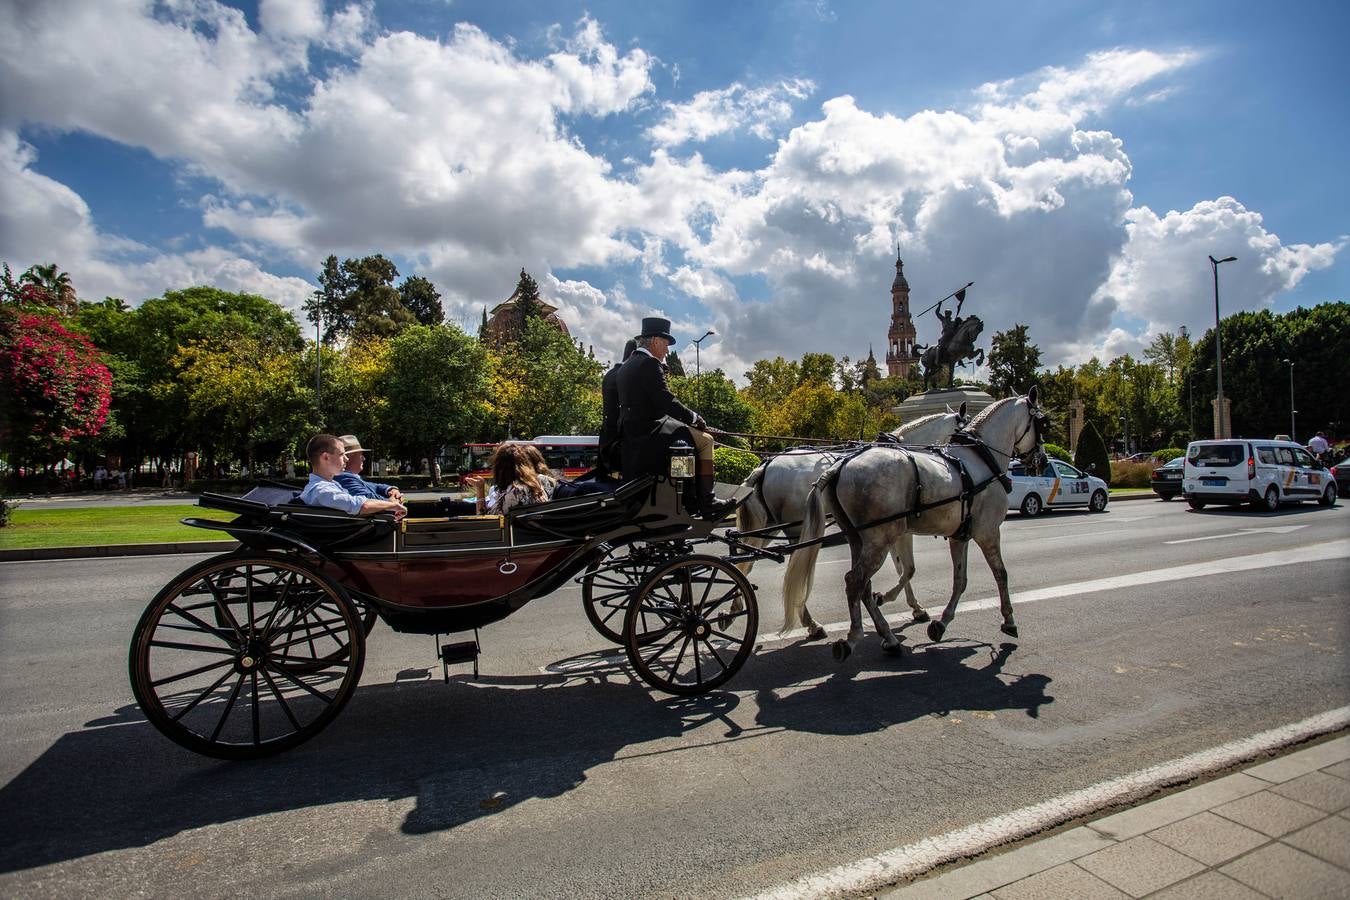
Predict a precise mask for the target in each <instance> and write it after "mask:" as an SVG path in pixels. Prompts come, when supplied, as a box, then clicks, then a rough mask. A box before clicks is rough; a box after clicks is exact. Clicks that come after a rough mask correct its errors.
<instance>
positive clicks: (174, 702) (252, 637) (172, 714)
mask: <svg viewBox="0 0 1350 900" xmlns="http://www.w3.org/2000/svg"><path fill="white" fill-rule="evenodd" d="M365 631H366V629H365V625H364V623H363V621H362V614H361V612H360V611H359V610H358V609H357V607H356V605H355V604H353V603H352V601H351V600H350V599H349V598H348V597H347V595H346V593H345V592H343V591H342V589H341V588H339V587H337V586H336V585H335V584H333V583H332V582H331V581H329V580H328V579H327V578H325V577H323V576H322V575H319V574H318V573H317V572H314V571H312V570H310V569H309V568H307V567H306V566H304V565H303V564H300V563H298V562H296V561H293V560H288V559H281V558H277V557H270V556H236V555H230V556H222V557H216V558H215V559H210V560H207V561H205V562H203V563H200V564H198V565H196V566H193V567H192V568H190V569H188V570H187V571H185V572H184V573H183V574H182V575H180V576H179V577H178V578H176V579H174V581H173V582H171V583H170V584H169V585H168V586H167V587H165V588H164V589H163V590H161V591H160V592H159V594H158V595H157V596H156V597H155V599H154V600H152V601H151V602H150V605H149V606H148V607H147V608H146V610H145V613H144V614H143V615H142V616H141V620H140V622H139V624H137V626H136V631H135V634H134V635H133V637H132V642H131V654H130V658H129V660H128V666H129V668H130V672H131V688H132V691H133V692H134V693H135V695H136V701H137V702H138V703H139V704H140V706H141V710H142V711H143V712H144V713H145V716H146V718H147V719H149V720H150V723H151V724H152V725H154V726H155V727H156V728H158V729H159V730H160V731H162V732H163V733H164V734H165V735H167V736H168V737H169V738H171V739H172V740H174V741H176V742H177V743H179V744H181V745H182V746H184V747H186V748H188V749H189V750H193V751H195V752H197V753H202V754H205V755H207V756H214V757H218V758H221V759H247V758H253V757H261V756H268V755H271V754H273V753H280V752H281V751H283V750H288V749H290V748H291V747H294V746H296V745H297V744H300V743H303V742H304V741H306V740H308V739H310V738H311V737H313V736H314V735H316V734H318V733H319V732H320V731H322V730H323V729H324V728H325V727H327V725H328V724H329V723H330V722H332V720H333V719H334V718H335V717H336V716H337V714H338V713H339V712H341V711H342V708H343V707H344V706H345V705H346V704H347V701H348V700H350V699H351V696H352V694H353V693H355V691H356V684H357V682H358V681H359V680H360V678H361V668H362V666H363V665H364V662H365Z"/></svg>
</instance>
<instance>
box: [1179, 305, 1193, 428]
mask: <svg viewBox="0 0 1350 900" xmlns="http://www.w3.org/2000/svg"><path fill="white" fill-rule="evenodd" d="M1181 337H1182V340H1185V341H1190V339H1191V332H1190V329H1189V328H1187V327H1186V326H1185V325H1182V326H1181ZM1192 362H1193V360H1192V358H1191V356H1190V354H1189V353H1188V354H1187V356H1186V412H1187V413H1188V414H1189V416H1188V418H1189V421H1190V431H1189V432H1188V433H1189V434H1190V436H1191V439H1192V440H1194V438H1195V389H1194V388H1193V387H1191V369H1192V368H1193V367H1194V366H1193V365H1192Z"/></svg>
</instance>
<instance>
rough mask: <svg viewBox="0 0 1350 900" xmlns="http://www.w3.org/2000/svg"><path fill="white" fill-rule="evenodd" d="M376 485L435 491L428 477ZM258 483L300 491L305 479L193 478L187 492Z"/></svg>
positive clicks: (447, 482)
mask: <svg viewBox="0 0 1350 900" xmlns="http://www.w3.org/2000/svg"><path fill="white" fill-rule="evenodd" d="M367 480H369V481H374V482H376V483H378V484H392V485H393V486H394V487H396V488H398V489H399V490H400V491H402V492H403V493H405V494H406V493H409V492H412V491H430V490H436V489H437V488H433V487H432V486H431V476H430V475H384V476H382V477H380V478H369V479H367ZM260 481H266V482H268V483H269V484H285V485H289V486H291V487H293V488H295V489H296V490H297V491H298V490H302V489H303V488H304V486H305V482H306V479H305V478H266V479H254V478H194V479H193V480H192V481H190V482H189V483H188V485H187V490H189V491H191V492H193V493H195V494H200V493H204V492H206V493H212V494H247V493H248V492H249V491H251V490H253V488H255V487H257V486H258V484H259V483H260ZM458 484H459V478H458V476H454V475H451V476H449V477H446V478H442V479H441V483H440V485H439V486H438V487H439V488H448V487H454V486H455V485H458Z"/></svg>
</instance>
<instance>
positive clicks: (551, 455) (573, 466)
mask: <svg viewBox="0 0 1350 900" xmlns="http://www.w3.org/2000/svg"><path fill="white" fill-rule="evenodd" d="M515 443H518V444H534V445H535V446H536V447H538V448H539V452H540V453H542V454H544V460H545V461H546V462H547V463H548V467H549V468H550V469H552V470H553V471H554V472H555V473H557V474H560V475H562V477H564V478H569V479H570V478H576V477H577V476H578V475H582V474H584V473H586V472H589V471H590V470H591V469H594V468H595V464H596V461H597V459H598V458H599V455H600V439H599V438H598V437H596V436H595V435H593V434H541V435H539V436H538V437H536V438H535V439H534V440H532V441H516V442H515ZM496 449H497V445H496V444H461V445H460V447H459V453H460V459H459V460H458V464H457V465H453V466H449V467H445V466H443V467H442V468H443V469H446V470H447V471H457V472H459V475H460V477H461V478H463V477H464V476H465V475H479V476H486V477H488V478H491V477H492V470H491V469H489V468H488V460H490V459H491V458H492V452H493V451H494V450H496Z"/></svg>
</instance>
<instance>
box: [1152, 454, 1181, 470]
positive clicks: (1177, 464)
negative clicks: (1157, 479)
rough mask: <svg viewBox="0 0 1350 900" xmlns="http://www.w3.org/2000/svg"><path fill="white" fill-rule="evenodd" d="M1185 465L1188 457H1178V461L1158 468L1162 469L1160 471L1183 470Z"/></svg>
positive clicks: (1175, 460)
mask: <svg viewBox="0 0 1350 900" xmlns="http://www.w3.org/2000/svg"><path fill="white" fill-rule="evenodd" d="M1185 464H1186V457H1184V456H1178V457H1177V458H1176V459H1174V460H1172V461H1171V462H1169V463H1167V464H1166V465H1164V466H1159V467H1158V468H1160V469H1180V468H1181V467H1182V466H1183V465H1185Z"/></svg>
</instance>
